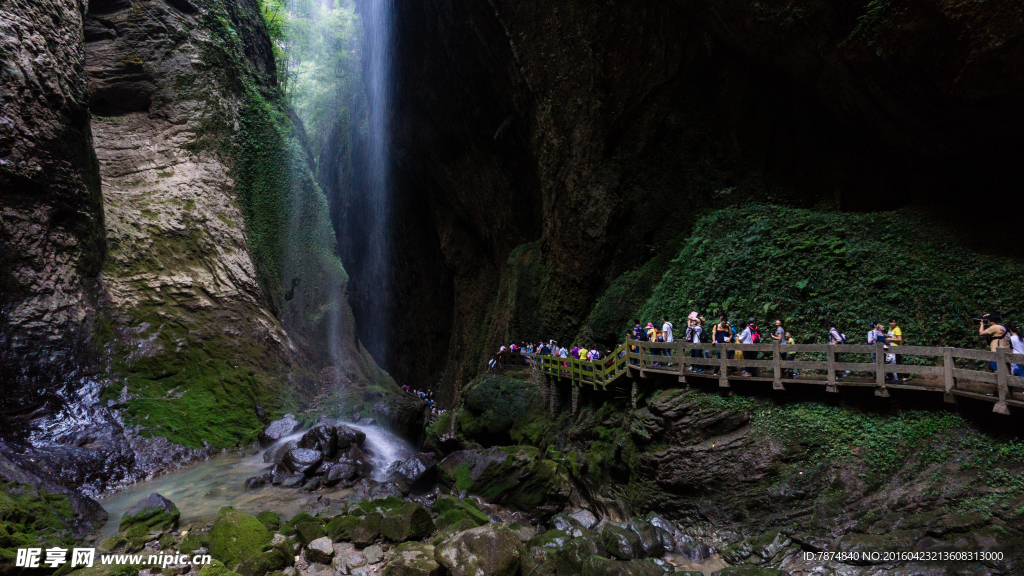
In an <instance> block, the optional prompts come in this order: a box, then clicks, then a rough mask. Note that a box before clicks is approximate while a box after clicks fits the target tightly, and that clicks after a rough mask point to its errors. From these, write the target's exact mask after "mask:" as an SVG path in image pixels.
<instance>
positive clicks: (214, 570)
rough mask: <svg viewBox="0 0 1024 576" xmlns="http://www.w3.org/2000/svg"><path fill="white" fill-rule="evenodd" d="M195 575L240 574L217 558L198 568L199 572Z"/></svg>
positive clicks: (237, 575) (231, 575)
mask: <svg viewBox="0 0 1024 576" xmlns="http://www.w3.org/2000/svg"><path fill="white" fill-rule="evenodd" d="M196 576H241V575H240V574H238V572H233V571H231V570H228V569H227V568H226V567H225V566H224V563H223V562H221V561H219V560H214V561H213V564H207V565H206V566H203V567H202V569H200V570H199V574H197V575H196Z"/></svg>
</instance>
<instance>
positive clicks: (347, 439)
mask: <svg viewBox="0 0 1024 576" xmlns="http://www.w3.org/2000/svg"><path fill="white" fill-rule="evenodd" d="M334 435H335V438H336V442H337V447H338V450H345V449H347V448H349V447H351V446H362V445H363V442H365V441H366V433H365V432H362V431H360V430H356V429H355V428H352V427H349V426H346V425H344V424H339V425H337V426H335V427H334Z"/></svg>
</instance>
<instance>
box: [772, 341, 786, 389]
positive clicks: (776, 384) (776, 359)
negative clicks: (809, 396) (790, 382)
mask: <svg viewBox="0 0 1024 576" xmlns="http://www.w3.org/2000/svg"><path fill="white" fill-rule="evenodd" d="M785 389H786V387H785V386H783V385H782V344H781V343H780V342H779V341H778V340H772V390H785Z"/></svg>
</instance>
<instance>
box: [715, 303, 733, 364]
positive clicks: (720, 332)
mask: <svg viewBox="0 0 1024 576" xmlns="http://www.w3.org/2000/svg"><path fill="white" fill-rule="evenodd" d="M732 337H733V331H732V327H731V326H729V319H728V318H726V317H725V316H722V321H721V322H719V323H718V324H717V325H715V327H714V329H713V330H712V332H711V338H712V339H713V340H714V342H715V344H725V343H726V342H731V341H732ZM731 357H732V353H731V352H730V353H727V354H726V358H731ZM718 358H719V359H721V358H722V350H721V349H719V350H718ZM718 369H719V366H715V374H718Z"/></svg>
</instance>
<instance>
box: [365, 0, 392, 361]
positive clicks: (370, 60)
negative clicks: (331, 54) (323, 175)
mask: <svg viewBox="0 0 1024 576" xmlns="http://www.w3.org/2000/svg"><path fill="white" fill-rule="evenodd" d="M364 10H365V13H364V14H363V33H364V34H365V37H364V46H365V48H364V49H365V51H366V52H365V54H364V71H363V74H364V77H363V80H364V82H363V84H364V89H365V92H366V98H367V108H368V126H367V140H368V142H367V144H368V151H367V158H366V163H367V166H366V168H367V186H368V190H367V191H366V193H367V195H368V200H369V201H368V202H367V209H368V214H367V215H366V217H367V231H368V245H367V263H366V270H365V274H366V276H367V279H368V282H364V285H366V286H372V287H373V293H372V294H367V311H366V312H367V320H368V321H369V324H370V326H371V327H372V328H371V329H370V331H369V332H368V334H369V336H368V337H367V338H365V342H364V344H365V345H366V347H367V349H368V350H369V351H370V353H371V354H372V355H373V356H374V358H375V359H376V360H377V362H378V364H381V365H382V366H383V365H386V364H387V358H386V356H387V341H386V337H387V334H388V329H389V326H388V324H389V322H388V307H389V285H390V279H389V267H390V266H389V264H390V263H389V261H388V260H389V258H388V254H389V244H390V242H389V240H390V236H389V225H390V207H391V198H390V196H391V189H390V184H391V178H390V160H391V155H390V147H391V99H392V82H391V80H392V77H391V73H392V65H393V61H392V59H393V52H392V35H391V33H392V30H393V28H394V14H393V10H392V0H366V1H365V4H364Z"/></svg>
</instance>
